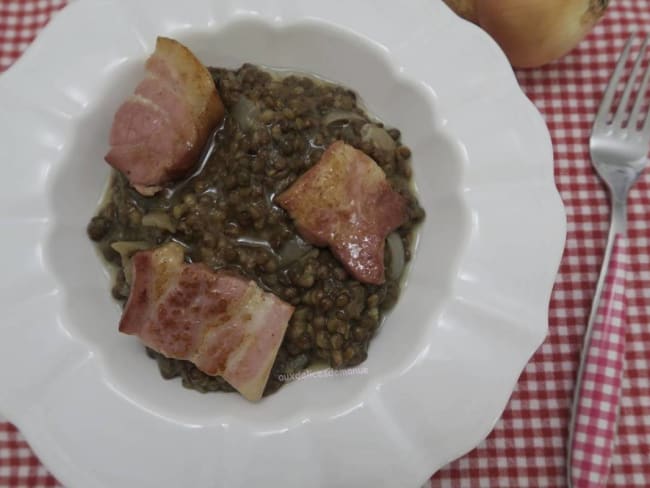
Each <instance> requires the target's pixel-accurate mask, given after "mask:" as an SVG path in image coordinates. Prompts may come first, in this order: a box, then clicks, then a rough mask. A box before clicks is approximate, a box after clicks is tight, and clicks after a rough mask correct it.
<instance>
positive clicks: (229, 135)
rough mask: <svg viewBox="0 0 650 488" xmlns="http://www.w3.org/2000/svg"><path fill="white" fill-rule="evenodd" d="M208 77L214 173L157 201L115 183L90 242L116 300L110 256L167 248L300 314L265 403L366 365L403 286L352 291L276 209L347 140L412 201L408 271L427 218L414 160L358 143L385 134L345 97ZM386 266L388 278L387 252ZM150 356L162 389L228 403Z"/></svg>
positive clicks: (122, 292)
mask: <svg viewBox="0 0 650 488" xmlns="http://www.w3.org/2000/svg"><path fill="white" fill-rule="evenodd" d="M210 71H211V73H212V76H213V78H214V80H215V83H216V85H217V87H218V89H219V92H220V94H221V97H222V99H223V101H224V104H225V106H226V108H227V115H226V118H225V121H224V123H223V126H222V127H221V129H220V130H219V132H218V134H217V144H216V149H215V151H214V152H213V154H212V156H211V158H210V159H209V161H208V162H207V163H206V164H205V166H204V167H203V168H201V169H200V171H197V172H196V173H195V174H193V175H192V176H190V177H189V178H187V179H185V180H183V181H180V182H179V183H177V184H176V185H174V186H173V187H170V188H168V189H166V190H164V191H162V192H161V193H159V194H158V195H156V196H153V197H143V196H141V195H140V194H139V193H137V192H136V191H134V190H133V189H132V188H131V187H130V186H129V184H128V182H127V180H126V179H125V178H124V176H123V175H121V174H119V173H114V174H113V175H112V180H111V183H110V185H109V189H108V192H107V195H106V199H105V203H104V204H103V205H102V207H101V208H100V209H99V211H98V213H97V215H96V216H95V217H93V218H92V220H91V221H90V223H89V225H88V235H89V237H90V239H92V240H93V241H95V242H96V243H97V246H98V249H99V251H100V252H101V254H102V255H103V256H104V258H105V259H106V261H107V262H108V263H109V264H110V265H111V266H114V267H115V269H116V277H115V283H114V286H113V290H112V293H113V296H114V297H115V298H116V299H118V300H120V301H122V302H124V301H125V300H126V299H127V297H128V294H129V284H128V281H127V279H126V277H125V273H124V270H123V268H122V266H123V259H122V256H120V255H119V254H118V253H117V252H115V251H114V250H113V249H112V247H111V244H113V243H115V242H118V241H138V242H146V243H148V244H149V245H150V246H151V247H155V246H157V245H160V244H162V243H164V242H167V241H169V240H171V239H173V240H175V241H177V242H179V243H181V244H182V245H184V246H185V247H186V249H187V253H186V256H187V259H188V261H190V262H203V263H206V264H207V265H209V266H211V267H212V268H214V269H218V268H223V267H228V268H234V269H237V270H238V271H239V272H240V273H242V274H243V275H246V276H248V277H250V278H251V279H254V280H255V281H256V282H257V283H258V284H259V285H260V286H261V287H263V288H264V289H266V290H268V291H271V292H273V293H275V294H277V295H278V296H279V297H281V298H282V299H284V300H286V301H287V302H289V303H291V304H292V305H294V306H295V307H296V310H295V312H294V314H293V316H292V318H291V320H290V323H289V326H288V329H287V333H286V335H285V338H284V341H283V344H282V346H281V347H280V350H279V352H278V355H277V358H276V360H275V363H274V366H273V368H272V371H271V376H270V379H269V382H268V384H267V387H266V390H265V394H269V393H271V392H273V391H275V390H277V389H278V388H279V387H280V386H281V385H282V381H281V380H280V378H282V377H290V376H291V375H292V374H295V373H297V372H299V371H301V370H303V369H305V368H307V367H309V366H312V367H313V366H314V365H316V364H323V363H324V364H326V365H329V366H331V367H333V368H345V367H351V366H355V365H357V364H359V363H361V362H363V361H364V360H365V359H366V356H367V350H368V343H369V341H370V339H371V338H372V336H373V335H374V333H375V331H376V330H377V328H378V326H379V324H380V322H381V317H382V314H383V312H385V311H386V310H387V309H389V308H390V307H392V306H393V304H394V303H395V302H396V300H397V298H398V295H399V290H400V287H399V282H398V281H395V280H393V281H390V280H389V281H387V282H386V283H385V284H383V285H381V286H375V285H368V284H363V283H360V282H358V281H356V280H354V279H352V278H351V277H350V276H349V275H348V273H347V272H346V271H345V270H344V269H343V267H342V266H341V265H340V263H339V262H338V261H337V260H336V258H334V257H333V255H332V254H331V253H330V252H329V250H327V249H322V248H316V247H313V246H311V245H309V244H307V243H305V242H303V241H302V240H301V239H300V237H299V236H298V234H297V233H296V229H295V227H294V225H293V223H292V220H291V218H290V217H289V216H288V215H287V214H286V213H285V212H284V211H283V210H282V209H280V208H279V207H277V206H275V205H274V204H273V198H274V196H275V195H277V194H278V193H280V192H282V191H283V190H284V189H286V188H287V187H289V186H290V185H291V184H292V183H293V181H294V180H295V179H296V178H298V177H299V176H300V175H301V174H302V173H303V172H304V171H306V170H307V169H308V168H310V167H311V166H312V165H313V164H315V163H316V162H317V161H318V160H319V158H320V157H321V155H322V153H323V151H324V149H325V148H326V147H327V146H328V145H329V144H331V143H332V142H334V141H336V140H340V139H342V140H344V141H345V142H347V143H348V144H351V145H352V146H355V147H357V148H358V149H361V150H363V151H364V152H366V153H367V154H368V155H369V156H371V157H372V158H373V159H374V160H375V161H376V162H377V163H378V164H379V165H380V166H381V167H382V169H383V170H384V172H385V173H386V175H387V177H388V178H389V180H390V181H391V183H392V184H393V186H394V187H395V188H396V189H397V190H398V191H399V192H400V193H402V194H403V195H404V196H405V197H406V198H407V200H408V214H409V220H408V222H407V223H405V224H404V225H403V226H401V227H400V228H399V229H398V230H397V232H398V234H399V235H400V237H401V239H402V242H403V245H404V250H405V254H406V260H407V261H408V259H410V256H411V248H412V243H413V238H414V232H415V229H416V225H417V224H418V223H419V222H420V221H421V220H422V219H423V218H424V211H423V210H422V208H421V207H420V205H419V204H418V201H417V198H416V196H415V194H414V192H413V190H412V185H411V181H410V180H411V167H410V157H411V151H410V149H409V148H408V147H406V146H404V145H402V144H401V133H400V131H399V130H398V129H394V128H391V129H389V130H387V133H388V134H389V135H390V138H392V139H393V140H394V141H395V144H394V147H392V146H393V145H392V144H390V145H386V144H377V145H373V144H372V141H368V140H367V139H364V140H362V128H363V127H364V126H365V125H366V124H374V125H375V126H377V127H381V128H383V124H381V123H378V122H376V121H374V120H373V119H371V118H370V117H369V116H368V115H367V114H366V113H365V112H364V110H363V108H362V107H361V106H360V104H359V100H358V99H357V95H356V93H355V92H353V91H351V90H349V89H346V88H344V87H342V86H338V85H335V84H331V83H327V82H324V81H321V80H319V79H316V78H313V77H309V76H299V75H296V74H291V75H288V76H279V75H278V74H277V73H271V72H269V71H267V70H265V69H262V68H259V67H256V66H253V65H251V64H244V65H243V66H242V67H241V68H239V69H236V70H228V69H224V68H211V69H210ZM365 132H366V133H367V132H368V131H367V130H366V131H365ZM382 132H383V131H382ZM384 134H385V133H384ZM384 139H385V137H384ZM384 142H385V140H384ZM389 142H390V140H389ZM387 148H388V149H387ZM152 216H155V218H153V217H152ZM143 219H144V220H143ZM143 222H146V223H148V224H149V225H143ZM156 222H163V224H160V225H156ZM385 261H386V267H387V269H388V267H389V266H390V253H389V252H386V256H385ZM147 353H148V355H149V356H150V357H152V358H154V359H155V360H156V361H157V363H158V367H159V369H160V373H161V375H162V376H163V377H164V378H173V377H178V376H180V377H181V378H182V381H183V385H184V386H186V387H188V388H193V389H195V390H199V391H202V392H208V391H233V389H232V387H231V386H230V385H228V383H226V382H225V381H224V380H223V379H222V378H220V377H212V376H208V375H206V374H204V373H202V372H201V371H199V370H198V369H197V368H196V367H195V366H194V365H193V364H192V363H190V362H188V361H182V360H176V359H169V358H166V357H164V356H162V355H161V354H159V353H157V352H155V351H152V350H149V349H148V350H147Z"/></svg>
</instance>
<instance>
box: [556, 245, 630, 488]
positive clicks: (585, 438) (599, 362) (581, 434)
mask: <svg viewBox="0 0 650 488" xmlns="http://www.w3.org/2000/svg"><path fill="white" fill-rule="evenodd" d="M627 271H628V258H627V245H626V239H625V237H624V236H620V235H617V236H616V240H615V243H614V246H613V250H612V255H611V261H610V264H609V268H608V272H607V275H606V279H605V282H604V289H603V292H602V295H601V301H600V304H599V305H600V306H599V307H598V314H597V315H596V317H595V320H594V323H593V326H592V333H591V337H589V338H587V340H588V341H589V346H588V347H587V348H586V349H585V350H586V351H587V353H586V354H585V355H584V366H583V373H582V377H581V381H580V383H579V385H580V386H578V383H576V390H578V392H579V393H578V395H579V397H578V401H577V402H576V417H575V422H574V425H575V431H574V435H573V437H571V435H570V436H569V440H568V442H569V445H572V446H573V448H572V449H571V461H570V463H571V464H570V468H571V480H572V482H573V488H590V487H593V486H606V484H605V481H606V480H607V475H608V474H609V468H610V465H611V461H612V452H613V450H614V440H615V438H616V417H617V415H618V407H619V403H620V400H621V381H622V378H623V366H624V362H625V279H626V275H627Z"/></svg>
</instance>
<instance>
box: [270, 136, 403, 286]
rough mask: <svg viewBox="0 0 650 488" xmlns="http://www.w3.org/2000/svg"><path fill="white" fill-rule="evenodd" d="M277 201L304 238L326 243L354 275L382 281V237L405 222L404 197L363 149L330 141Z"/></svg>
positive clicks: (375, 281) (315, 243) (364, 280)
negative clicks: (312, 164) (316, 158)
mask: <svg viewBox="0 0 650 488" xmlns="http://www.w3.org/2000/svg"><path fill="white" fill-rule="evenodd" d="M275 202H276V203H277V204H278V205H280V206H281V207H282V208H284V209H285V210H286V211H287V212H289V215H290V216H291V217H292V218H293V220H294V223H295V224H296V228H297V229H298V232H299V233H300V235H301V236H302V237H303V238H304V239H305V240H307V241H308V242H310V243H312V244H313V245H315V246H329V248H330V249H331V251H332V253H333V254H334V255H335V256H336V257H337V259H338V260H339V261H340V262H341V263H342V264H343V266H344V267H345V268H346V269H347V271H348V272H349V273H350V274H351V275H352V276H353V277H354V278H356V279H357V280H359V281H362V282H364V283H370V284H381V283H383V282H384V281H385V276H384V246H385V240H386V237H387V236H388V234H390V233H391V232H392V231H393V230H395V229H396V228H397V227H399V226H400V225H402V224H403V223H405V222H406V221H407V219H408V215H407V202H406V199H405V198H404V197H403V196H402V195H400V194H399V193H398V192H397V191H395V190H394V189H393V187H392V186H391V184H390V182H389V181H388V180H387V179H386V175H385V174H384V172H383V170H382V169H381V168H380V167H379V165H378V164H377V163H376V162H375V161H374V160H373V159H371V158H370V157H368V156H367V155H366V154H365V153H363V152H362V151H359V150H358V149H355V148H354V147H352V146H350V145H348V144H345V143H344V142H343V141H336V142H334V143H333V144H331V145H330V146H329V147H328V148H327V150H326V151H325V152H324V153H323V156H322V157H321V159H320V160H319V161H318V162H317V163H316V164H315V165H314V166H312V167H311V168H310V169H309V170H308V171H306V172H305V173H304V174H303V175H301V176H300V177H299V178H298V179H297V180H296V181H295V182H294V183H293V184H292V185H291V186H290V187H289V188H288V189H287V190H285V191H284V192H283V193H282V194H280V195H279V196H278V197H276V198H275Z"/></svg>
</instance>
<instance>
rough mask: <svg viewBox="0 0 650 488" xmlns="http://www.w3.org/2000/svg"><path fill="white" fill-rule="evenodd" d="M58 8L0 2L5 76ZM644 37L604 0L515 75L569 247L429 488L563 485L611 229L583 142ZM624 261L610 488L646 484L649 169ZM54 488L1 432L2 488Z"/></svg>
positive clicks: (23, 448) (51, 3) (632, 8)
mask: <svg viewBox="0 0 650 488" xmlns="http://www.w3.org/2000/svg"><path fill="white" fill-rule="evenodd" d="M432 1H438V0H432ZM63 3H64V1H63V0H13V1H11V0H0V70H2V69H6V68H7V67H9V65H10V64H11V63H12V62H13V61H14V60H15V59H16V58H17V57H18V56H19V55H20V53H21V52H22V51H23V50H24V49H25V47H26V46H27V45H28V44H29V42H30V41H31V40H32V38H33V37H34V36H35V35H36V34H37V32H38V30H39V29H40V28H41V27H42V26H43V25H44V24H45V23H46V22H47V19H48V17H49V15H50V14H51V13H53V12H56V11H57V10H58V9H60V8H61V7H62V6H63ZM649 31H650V0H616V1H612V2H610V7H609V9H608V11H607V14H606V16H605V18H604V19H603V20H602V21H601V22H600V23H599V25H598V26H597V27H596V28H595V29H594V30H593V31H592V32H591V33H590V34H589V36H588V37H587V38H586V39H585V40H584V41H583V42H582V43H580V45H579V46H578V47H577V48H576V49H574V50H573V51H572V52H571V53H570V54H569V55H567V56H565V57H564V58H562V59H561V60H559V61H557V62H555V63H551V64H549V65H547V66H545V67H543V68H538V69H532V70H517V71H516V74H517V77H518V79H519V82H520V85H521V87H522V89H523V90H524V92H525V93H526V94H527V95H528V96H529V97H530V98H531V100H532V101H533V102H534V103H535V104H536V105H537V107H538V108H539V110H540V112H541V113H542V114H543V115H544V117H545V119H546V122H547V124H548V126H549V129H550V132H551V137H552V139H553V144H554V148H555V179H556V183H557V186H558V188H559V190H560V194H561V196H562V199H563V201H564V204H565V206H566V212H567V220H568V235H567V243H566V249H565V253H564V258H563V260H562V264H561V266H560V270H559V274H558V277H557V280H556V284H555V289H554V292H553V297H552V301H551V305H550V310H549V327H550V330H549V335H548V338H547V340H546V341H545V342H544V344H543V345H542V346H541V347H540V349H539V350H538V351H537V353H536V354H535V355H534V357H533V358H532V360H531V361H530V363H529V364H528V365H527V366H526V368H525V370H524V371H523V374H522V375H521V378H520V380H519V382H518V384H517V387H516V389H515V391H514V393H513V395H512V398H511V400H510V402H509V404H508V407H507V409H506V411H505V412H504V414H503V416H502V417H501V419H500V420H499V422H498V423H497V425H496V426H495V428H494V430H493V432H492V433H491V434H490V436H489V437H488V438H487V439H486V440H485V441H484V442H482V443H481V444H480V445H479V446H478V447H477V448H476V449H474V450H473V451H471V452H470V453H468V454H467V455H465V456H464V457H462V458H461V459H459V460H457V461H455V462H453V463H451V464H450V465H448V466H446V467H444V468H443V469H442V470H440V471H439V472H438V473H437V474H436V475H435V476H433V478H432V479H431V481H430V485H431V488H475V487H496V488H523V487H531V488H545V487H546V488H563V487H565V486H567V484H566V476H565V473H566V464H565V457H566V436H567V426H568V420H569V408H570V403H571V397H572V391H573V385H574V381H575V375H576V371H577V366H578V359H579V351H580V349H581V345H582V336H583V333H584V329H585V325H586V323H587V318H588V314H589V309H590V305H591V299H592V296H593V292H594V289H595V286H596V280H597V278H598V271H599V268H600V263H601V259H602V255H603V251H604V247H605V242H606V237H607V228H608V222H609V206H608V200H607V195H606V192H605V189H604V187H603V186H602V184H601V183H600V181H599V180H598V178H597V177H596V175H595V174H594V172H593V170H592V168H591V163H590V161H589V154H588V150H587V138H588V136H589V131H590V128H591V124H592V121H593V117H594V114H595V112H596V109H597V107H598V103H599V102H600V98H601V96H602V93H603V90H604V87H605V85H606V83H607V80H608V78H609V76H610V74H611V71H612V69H613V67H614V64H615V62H616V59H617V57H618V54H619V53H620V51H621V49H622V46H623V44H624V42H625V40H626V39H627V38H628V36H629V34H630V33H631V32H649ZM628 257H629V261H628V263H627V265H628V272H627V279H626V286H625V302H626V303H625V307H624V308H622V309H621V314H622V317H621V318H622V319H624V323H625V328H626V336H625V370H624V375H623V381H622V390H621V393H622V395H621V405H620V415H619V419H618V427H617V436H616V443H615V446H614V456H613V462H612V467H611V470H610V473H609V478H608V481H607V485H606V486H608V487H609V488H614V487H618V488H631V487H648V486H650V171H648V172H646V173H645V175H644V176H642V178H641V179H640V181H639V182H638V183H637V185H636V186H635V188H634V190H633V191H632V194H631V198H630V202H629V214H628ZM621 303H622V302H621ZM56 486H59V485H58V483H57V481H56V480H55V479H54V478H53V477H52V476H50V475H48V474H47V471H46V469H45V468H44V467H43V466H42V465H41V464H40V463H39V462H38V460H37V458H36V457H35V456H34V454H33V453H32V452H31V450H30V449H29V447H28V446H27V444H26V443H25V441H24V439H23V437H22V436H21V435H20V433H19V432H17V431H16V429H15V428H14V427H13V426H12V425H11V424H8V423H1V422H0V487H2V488H4V487H10V488H44V487H56ZM400 488H401V487H400Z"/></svg>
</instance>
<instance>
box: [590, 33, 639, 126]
mask: <svg viewBox="0 0 650 488" xmlns="http://www.w3.org/2000/svg"><path fill="white" fill-rule="evenodd" d="M633 40H634V35H631V36H630V38H629V39H628V40H627V42H626V43H625V48H623V52H622V53H621V56H620V57H619V58H618V63H616V68H615V69H614V73H612V77H611V78H610V79H609V83H608V84H607V89H606V90H605V95H604V96H603V101H602V102H600V107H599V108H598V113H597V114H596V120H595V122H594V125H601V124H602V125H605V124H607V115H608V114H609V109H610V108H611V106H612V101H613V100H614V95H615V94H616V87H617V85H618V82H619V81H620V79H621V74H622V73H623V70H624V69H625V63H626V62H627V58H628V56H629V55H630V48H631V47H632V41H633Z"/></svg>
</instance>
